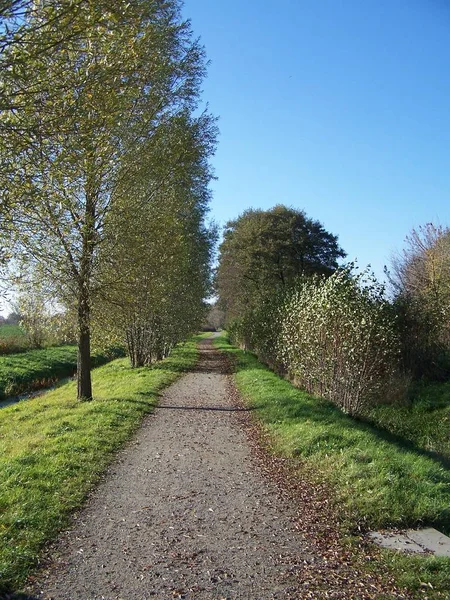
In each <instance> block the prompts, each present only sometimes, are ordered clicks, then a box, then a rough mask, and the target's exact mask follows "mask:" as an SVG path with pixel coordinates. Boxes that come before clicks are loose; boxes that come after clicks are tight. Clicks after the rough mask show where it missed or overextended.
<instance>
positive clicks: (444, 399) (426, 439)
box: [366, 382, 450, 466]
mask: <svg viewBox="0 0 450 600" xmlns="http://www.w3.org/2000/svg"><path fill="white" fill-rule="evenodd" d="M366 416H367V419H368V420H369V421H370V422H371V423H373V424H374V425H375V426H377V427H382V428H383V429H385V430H386V431H389V432H390V433H392V434H393V435H395V436H397V437H398V438H399V440H400V441H404V442H405V443H409V444H412V445H414V446H415V447H416V448H418V449H421V450H423V451H424V452H427V453H429V454H430V456H436V458H441V460H443V462H446V463H447V464H448V466H450V382H445V383H431V384H424V383H422V384H418V385H417V386H416V387H415V389H413V391H412V399H411V401H410V402H409V403H408V404H406V405H404V406H398V405H380V406H376V407H374V408H372V409H370V410H369V411H367V415H366Z"/></svg>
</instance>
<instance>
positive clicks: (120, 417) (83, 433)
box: [0, 341, 197, 596]
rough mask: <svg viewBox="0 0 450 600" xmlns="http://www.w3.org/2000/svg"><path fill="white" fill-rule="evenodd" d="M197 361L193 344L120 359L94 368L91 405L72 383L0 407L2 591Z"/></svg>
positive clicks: (14, 584) (17, 581) (16, 582)
mask: <svg viewBox="0 0 450 600" xmlns="http://www.w3.org/2000/svg"><path fill="white" fill-rule="evenodd" d="M196 360H197V349H196V344H195V341H191V342H189V343H186V344H184V345H180V346H178V347H177V348H176V349H175V350H174V351H173V353H172V355H171V356H170V357H169V358H168V359H166V360H164V361H162V362H161V363H158V364H156V365H154V367H152V368H141V369H131V368H130V366H129V361H128V360H127V359H118V360H115V361H113V362H110V363H109V364H107V365H105V366H102V367H99V368H98V369H96V370H95V371H94V372H93V389H94V400H93V401H91V402H83V403H80V402H77V401H76V400H75V396H76V387H75V383H74V382H70V383H67V384H64V385H62V386H60V387H59V388H57V389H55V390H53V391H50V392H48V393H46V394H44V395H43V396H40V397H38V398H35V399H33V400H29V401H27V402H21V403H19V404H15V405H12V406H10V407H7V408H4V409H2V410H1V411H0V582H1V583H0V596H1V594H2V593H6V592H8V591H9V592H11V591H14V590H15V591H17V588H18V587H19V586H20V585H21V584H23V582H24V580H25V577H26V576H27V574H28V573H29V571H30V569H32V568H33V566H34V565H36V561H37V557H38V555H39V551H40V550H41V548H42V546H43V544H44V543H45V542H47V541H48V540H50V539H52V538H53V537H54V536H55V535H56V533H57V532H58V531H59V530H61V528H63V527H64V526H66V525H67V523H68V519H69V515H70V513H71V511H73V509H74V508H76V507H79V506H80V505H81V504H82V502H83V500H84V499H85V497H86V494H87V492H88V491H89V489H91V487H92V485H93V484H94V482H96V481H97V480H98V478H99V475H100V474H101V473H102V471H103V470H104V469H105V466H106V465H107V464H108V463H109V462H110V460H111V455H112V453H113V452H115V451H116V450H117V449H118V448H119V447H120V446H121V445H122V444H123V442H124V441H125V440H127V439H128V438H129V437H130V435H131V433H132V432H133V431H134V430H135V429H136V427H137V426H138V424H139V423H140V421H141V418H142V416H143V415H144V414H145V413H148V412H149V411H151V410H152V407H153V406H154V404H155V402H156V401H157V399H158V392H159V390H161V389H162V388H163V387H164V386H166V385H168V384H169V383H171V382H172V381H174V380H175V379H176V378H177V377H178V376H179V375H180V374H181V373H182V372H183V371H185V370H187V369H189V368H190V367H192V366H193V365H194V364H195V362H196Z"/></svg>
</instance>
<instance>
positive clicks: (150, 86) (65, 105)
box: [0, 0, 216, 398]
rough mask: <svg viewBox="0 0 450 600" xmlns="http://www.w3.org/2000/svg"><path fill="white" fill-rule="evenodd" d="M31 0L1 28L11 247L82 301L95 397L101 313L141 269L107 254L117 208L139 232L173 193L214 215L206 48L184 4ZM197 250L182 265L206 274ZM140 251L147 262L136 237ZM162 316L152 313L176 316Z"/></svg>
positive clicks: (0, 165)
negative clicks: (94, 344)
mask: <svg viewBox="0 0 450 600" xmlns="http://www.w3.org/2000/svg"><path fill="white" fill-rule="evenodd" d="M21 4H22V5H23V6H25V7H26V9H27V10H26V11H25V13H24V14H23V15H22V19H20V18H14V17H13V18H12V20H13V22H14V23H13V25H14V26H13V27H12V28H11V29H8V30H6V28H5V29H4V30H1V31H0V45H1V46H2V49H3V52H2V57H1V61H2V66H3V67H5V68H3V69H2V70H1V80H0V89H1V96H0V100H1V99H2V98H3V100H4V101H5V109H4V110H3V111H2V112H1V113H0V130H1V131H2V136H0V213H1V214H2V216H3V217H4V220H3V221H2V229H1V231H0V248H1V247H5V248H8V249H9V252H10V254H12V255H14V262H13V264H12V267H13V268H14V269H15V270H16V271H17V270H20V271H22V269H23V268H24V267H27V268H30V267H31V268H32V269H33V270H34V271H35V272H37V273H38V276H39V278H40V279H42V280H43V281H45V283H46V285H47V286H48V287H49V288H50V289H52V290H53V295H54V297H55V298H56V299H57V300H58V301H59V302H61V303H62V304H63V305H64V306H71V305H72V304H73V302H74V300H75V302H76V314H77V317H78V323H77V328H78V343H79V348H80V361H79V366H80V368H79V370H78V376H79V387H78V396H79V398H89V397H91V395H92V390H91V383H90V375H89V346H90V335H91V311H92V310H95V304H96V303H97V306H99V305H100V306H102V307H103V310H104V311H106V310H107V309H108V306H109V305H108V304H107V303H106V302H105V303H104V299H105V298H106V297H107V296H108V291H109V290H107V289H105V285H106V284H107V283H111V281H112V280H113V279H114V278H113V277H106V278H105V277H104V275H105V272H107V271H108V270H109V273H110V274H114V276H115V278H116V279H117V278H118V279H120V280H121V281H122V282H124V281H126V280H127V278H128V277H129V276H132V277H134V276H135V275H136V272H137V271H136V269H134V270H133V271H132V272H131V273H129V272H128V271H127V266H128V264H129V261H126V260H125V261H121V260H115V262H114V263H113V264H112V263H111V262H108V252H107V251H106V248H111V247H114V239H115V237H117V236H118V235H119V234H120V229H117V227H116V223H117V219H118V216H117V215H118V214H120V221H121V223H124V222H127V220H128V221H129V223H128V226H127V229H126V230H127V232H128V233H130V232H132V230H133V227H134V226H135V225H136V224H139V219H140V215H141V214H143V215H144V219H143V221H145V220H146V218H147V220H148V218H149V217H148V215H146V212H145V210H146V207H147V205H148V204H151V203H152V201H153V199H154V198H155V197H156V196H159V203H160V204H161V203H163V202H166V201H167V202H168V203H170V202H171V199H172V196H174V195H175V196H176V197H177V201H178V204H177V213H176V217H178V218H181V219H185V220H189V219H190V218H191V217H192V216H193V217H194V218H195V219H197V222H198V223H202V219H203V216H204V214H205V211H206V205H207V201H208V192H207V184H208V181H209V179H210V170H209V166H208V164H207V161H208V158H209V156H210V154H211V152H212V150H213V147H214V143H215V135H216V130H215V126H214V124H213V119H212V118H211V117H210V116H209V115H208V114H207V113H203V114H201V115H200V116H196V117H194V116H193V115H194V111H196V109H197V105H198V101H199V95H200V84H201V80H202V78H203V76H204V74H205V54H204V50H203V48H202V47H201V46H200V45H199V43H198V42H197V41H196V40H194V39H193V36H192V32H191V29H190V24H189V22H186V21H183V19H182V16H181V3H180V2H179V0H168V1H166V2H157V1H155V0H117V1H116V2H114V3H111V2H106V1H104V0H99V1H95V2H94V1H92V0H88V1H86V2H73V0H58V1H57V2H32V1H31V0H30V1H29V2H23V3H21ZM16 17H17V15H16ZM19 41H20V43H19ZM176 217H175V218H176ZM169 226H170V224H169V225H168V226H167V227H169ZM199 229H201V228H197V233H198V232H199ZM189 231H190V233H192V228H190V229H189ZM120 235H121V234H120ZM174 235H175V236H177V235H179V231H178V230H177V229H175V231H174ZM127 239H128V241H130V240H131V239H132V235H130V236H129V237H128V238H127ZM149 239H150V241H151V238H148V240H149ZM148 240H147V241H148ZM141 241H142V236H141V237H140V242H141ZM187 246H188V247H187V248H185V252H184V254H185V256H184V257H183V258H184V260H183V267H184V268H186V263H188V264H190V265H191V266H192V274H193V280H196V278H197V271H198V269H197V264H196V263H197V262H198V259H197V258H196V257H195V251H196V247H195V245H193V244H191V245H189V244H188V245H187ZM141 247H142V246H141ZM122 248H123V244H122ZM131 251H132V258H133V259H134V260H137V257H139V256H140V255H139V248H138V247H137V245H136V244H130V249H129V250H128V252H130V253H131ZM189 253H190V254H189ZM111 258H112V257H111ZM201 260H203V255H202V257H201ZM105 263H106V264H105ZM156 268H158V269H159V268H160V264H158V265H156ZM145 278H146V280H144V278H141V279H140V280H139V282H138V288H139V290H142V289H143V288H144V287H145V286H147V285H150V284H151V282H152V281H153V275H152V271H151V265H147V269H146V272H145ZM158 285H160V282H159V281H158ZM184 291H185V290H184V289H180V293H179V297H180V298H183V293H184ZM197 296H198V292H196V297H197ZM116 297H117V295H116ZM164 298H165V301H167V299H168V298H169V294H165V296H164ZM133 302H134V304H135V305H138V306H140V305H141V303H140V298H134V299H133V300H132V303H133ZM197 304H198V302H197ZM155 312H156V314H155ZM162 312H163V311H161V310H159V307H157V310H156V311H155V309H152V314H151V316H152V317H153V316H155V318H156V320H157V321H161V319H163V320H164V317H165V315H164V314H161V313H162ZM188 314H189V313H188V311H185V315H188ZM138 316H139V319H140V318H141V315H138ZM110 318H111V320H112V319H114V318H115V314H114V313H112V314H111V315H110ZM132 322H134V315H133V318H132ZM139 327H140V325H139Z"/></svg>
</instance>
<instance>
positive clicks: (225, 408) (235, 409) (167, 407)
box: [155, 404, 261, 412]
mask: <svg viewBox="0 0 450 600" xmlns="http://www.w3.org/2000/svg"><path fill="white" fill-rule="evenodd" d="M155 408H156V409H165V410H194V411H200V412H202V411H212V412H214V411H217V412H251V411H253V410H258V408H261V406H250V407H245V408H241V407H229V406H176V405H173V406H171V405H166V404H156V405H155Z"/></svg>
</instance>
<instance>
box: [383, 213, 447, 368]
mask: <svg viewBox="0 0 450 600" xmlns="http://www.w3.org/2000/svg"><path fill="white" fill-rule="evenodd" d="M388 275H389V278H390V282H391V284H392V287H393V291H394V296H395V305H396V307H397V309H398V312H399V317H400V319H399V323H400V327H401V332H402V338H403V355H404V361H405V367H406V368H407V369H409V370H411V371H412V372H413V373H414V374H415V375H416V376H418V377H421V376H424V375H426V376H430V377H437V378H444V377H448V373H449V371H450V361H449V350H450V229H449V228H448V227H441V226H436V225H433V224H432V223H427V224H426V225H423V226H421V227H419V228H418V229H413V230H412V232H411V233H410V235H409V236H407V238H406V241H405V247H404V249H403V251H402V252H401V253H400V254H398V255H396V256H394V257H393V259H392V271H391V273H388Z"/></svg>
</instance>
